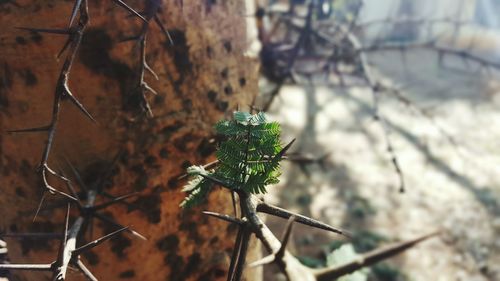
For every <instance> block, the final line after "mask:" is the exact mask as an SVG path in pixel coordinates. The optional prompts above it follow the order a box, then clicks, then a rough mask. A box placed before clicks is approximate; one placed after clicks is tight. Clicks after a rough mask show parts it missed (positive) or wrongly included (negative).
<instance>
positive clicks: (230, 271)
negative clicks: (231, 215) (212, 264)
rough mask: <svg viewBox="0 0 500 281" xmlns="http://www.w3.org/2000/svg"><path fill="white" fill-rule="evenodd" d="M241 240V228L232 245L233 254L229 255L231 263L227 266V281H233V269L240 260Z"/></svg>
mask: <svg viewBox="0 0 500 281" xmlns="http://www.w3.org/2000/svg"><path fill="white" fill-rule="evenodd" d="M242 238H243V227H241V226H240V227H238V233H237V234H236V241H235V243H234V248H233V253H232V255H231V263H230V264H229V269H228V272H227V280H228V281H231V280H233V276H234V269H235V266H236V264H237V263H238V259H239V258H240V250H241V240H242Z"/></svg>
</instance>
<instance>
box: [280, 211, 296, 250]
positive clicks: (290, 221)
mask: <svg viewBox="0 0 500 281" xmlns="http://www.w3.org/2000/svg"><path fill="white" fill-rule="evenodd" d="M294 222H295V216H293V215H292V216H290V218H288V222H287V223H286V227H285V231H284V232H283V236H282V237H281V247H280V249H279V250H278V252H277V253H276V257H277V258H279V259H281V258H283V256H284V255H285V250H286V246H287V244H288V241H289V240H290V234H291V233H292V229H293V223H294Z"/></svg>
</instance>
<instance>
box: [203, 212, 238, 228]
mask: <svg viewBox="0 0 500 281" xmlns="http://www.w3.org/2000/svg"><path fill="white" fill-rule="evenodd" d="M202 213H203V214H205V215H207V216H211V217H214V218H217V219H220V220H223V221H227V222H230V223H235V224H238V225H243V224H245V221H243V220H241V219H237V218H233V217H231V216H228V215H223V214H219V213H214V212H208V211H203V212H202Z"/></svg>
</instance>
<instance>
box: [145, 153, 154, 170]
mask: <svg viewBox="0 0 500 281" xmlns="http://www.w3.org/2000/svg"><path fill="white" fill-rule="evenodd" d="M144 163H145V164H146V165H147V166H149V167H153V168H154V167H155V166H156V157H154V156H153V155H148V156H147V157H146V159H144Z"/></svg>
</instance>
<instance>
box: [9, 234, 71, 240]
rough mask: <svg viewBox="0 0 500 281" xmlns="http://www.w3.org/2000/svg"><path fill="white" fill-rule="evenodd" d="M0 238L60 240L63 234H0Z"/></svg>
mask: <svg viewBox="0 0 500 281" xmlns="http://www.w3.org/2000/svg"><path fill="white" fill-rule="evenodd" d="M0 237H8V238H14V239H60V238H62V235H61V233H3V234H2V233H0Z"/></svg>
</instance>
